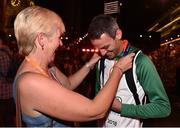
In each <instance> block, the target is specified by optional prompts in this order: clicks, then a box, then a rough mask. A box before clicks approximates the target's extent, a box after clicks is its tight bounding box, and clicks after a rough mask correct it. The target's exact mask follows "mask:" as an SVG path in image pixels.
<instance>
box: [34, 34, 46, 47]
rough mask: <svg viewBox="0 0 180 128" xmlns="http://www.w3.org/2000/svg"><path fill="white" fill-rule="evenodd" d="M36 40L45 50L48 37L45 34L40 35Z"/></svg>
mask: <svg viewBox="0 0 180 128" xmlns="http://www.w3.org/2000/svg"><path fill="white" fill-rule="evenodd" d="M36 40H37V43H38V44H39V45H40V47H41V48H42V49H44V44H45V40H46V36H45V35H44V33H38V34H37V38H36Z"/></svg>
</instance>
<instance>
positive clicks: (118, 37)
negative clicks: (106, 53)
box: [116, 29, 122, 40]
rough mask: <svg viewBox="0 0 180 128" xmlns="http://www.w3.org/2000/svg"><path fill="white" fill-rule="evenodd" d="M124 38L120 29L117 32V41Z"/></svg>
mask: <svg viewBox="0 0 180 128" xmlns="http://www.w3.org/2000/svg"><path fill="white" fill-rule="evenodd" d="M121 38H122V31H121V30H120V29H118V30H117V31H116V39H119V40H120V39H121Z"/></svg>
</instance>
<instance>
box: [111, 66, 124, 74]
mask: <svg viewBox="0 0 180 128" xmlns="http://www.w3.org/2000/svg"><path fill="white" fill-rule="evenodd" d="M113 68H118V69H119V70H120V71H121V73H122V74H123V69H122V68H121V67H119V66H117V65H115V66H114V67H113Z"/></svg>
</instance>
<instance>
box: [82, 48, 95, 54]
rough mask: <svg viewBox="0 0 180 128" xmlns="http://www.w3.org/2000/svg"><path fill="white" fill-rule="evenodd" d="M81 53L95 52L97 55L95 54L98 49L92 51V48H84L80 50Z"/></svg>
mask: <svg viewBox="0 0 180 128" xmlns="http://www.w3.org/2000/svg"><path fill="white" fill-rule="evenodd" d="M82 52H96V53H97V52H99V50H98V49H93V48H92V49H89V48H87V49H86V48H83V49H82Z"/></svg>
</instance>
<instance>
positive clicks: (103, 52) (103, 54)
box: [99, 49, 107, 56]
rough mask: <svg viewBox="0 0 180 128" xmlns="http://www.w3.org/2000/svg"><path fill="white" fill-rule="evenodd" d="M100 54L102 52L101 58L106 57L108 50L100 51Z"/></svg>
mask: <svg viewBox="0 0 180 128" xmlns="http://www.w3.org/2000/svg"><path fill="white" fill-rule="evenodd" d="M99 52H100V54H101V56H105V55H106V53H107V50H106V49H100V50H99Z"/></svg>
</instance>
